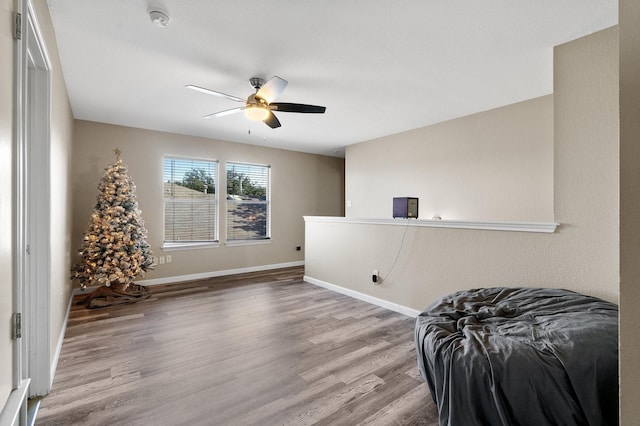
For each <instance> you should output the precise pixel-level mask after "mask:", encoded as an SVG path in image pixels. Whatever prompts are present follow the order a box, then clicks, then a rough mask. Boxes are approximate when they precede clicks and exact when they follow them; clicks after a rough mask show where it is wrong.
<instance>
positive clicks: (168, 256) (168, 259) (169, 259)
mask: <svg viewBox="0 0 640 426" xmlns="http://www.w3.org/2000/svg"><path fill="white" fill-rule="evenodd" d="M167 263H171V255H170V254H168V255H167Z"/></svg>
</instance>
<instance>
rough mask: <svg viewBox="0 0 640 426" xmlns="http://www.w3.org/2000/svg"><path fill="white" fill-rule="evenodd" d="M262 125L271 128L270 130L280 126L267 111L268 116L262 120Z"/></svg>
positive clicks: (274, 117)
mask: <svg viewBox="0 0 640 426" xmlns="http://www.w3.org/2000/svg"><path fill="white" fill-rule="evenodd" d="M264 124H266V125H267V126H269V127H271V128H272V129H275V128H277V127H280V126H281V124H280V121H278V119H277V118H276V116H275V115H274V114H273V113H272V112H271V111H269V115H268V116H267V118H265V119H264Z"/></svg>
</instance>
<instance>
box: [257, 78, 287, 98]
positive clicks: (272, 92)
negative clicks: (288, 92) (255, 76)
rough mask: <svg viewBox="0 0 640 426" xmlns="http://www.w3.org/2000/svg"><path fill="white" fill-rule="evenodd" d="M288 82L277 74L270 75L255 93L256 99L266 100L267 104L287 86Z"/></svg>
mask: <svg viewBox="0 0 640 426" xmlns="http://www.w3.org/2000/svg"><path fill="white" fill-rule="evenodd" d="M287 84H289V82H288V81H287V80H285V79H283V78H280V77H278V76H277V75H276V76H274V77H271V78H270V79H269V81H267V82H266V83H265V84H264V85H263V86H262V87H261V88H260V89H259V90H258V92H257V93H256V98H257V99H262V100H264V101H266V102H267V103H268V104H270V103H271V102H273V101H275V100H276V98H277V97H278V96H280V93H282V91H283V90H284V89H285V87H287Z"/></svg>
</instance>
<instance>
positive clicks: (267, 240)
mask: <svg viewBox="0 0 640 426" xmlns="http://www.w3.org/2000/svg"><path fill="white" fill-rule="evenodd" d="M258 244H271V238H265V239H263V240H236V241H227V242H225V243H224V245H225V246H227V247H235V246H253V245H258Z"/></svg>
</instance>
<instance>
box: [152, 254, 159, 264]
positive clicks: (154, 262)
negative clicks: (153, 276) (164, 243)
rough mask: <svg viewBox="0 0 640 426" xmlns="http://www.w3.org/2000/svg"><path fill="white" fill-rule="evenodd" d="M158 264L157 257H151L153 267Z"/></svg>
mask: <svg viewBox="0 0 640 426" xmlns="http://www.w3.org/2000/svg"><path fill="white" fill-rule="evenodd" d="M157 264H158V256H153V265H154V266H155V265H157Z"/></svg>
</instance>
